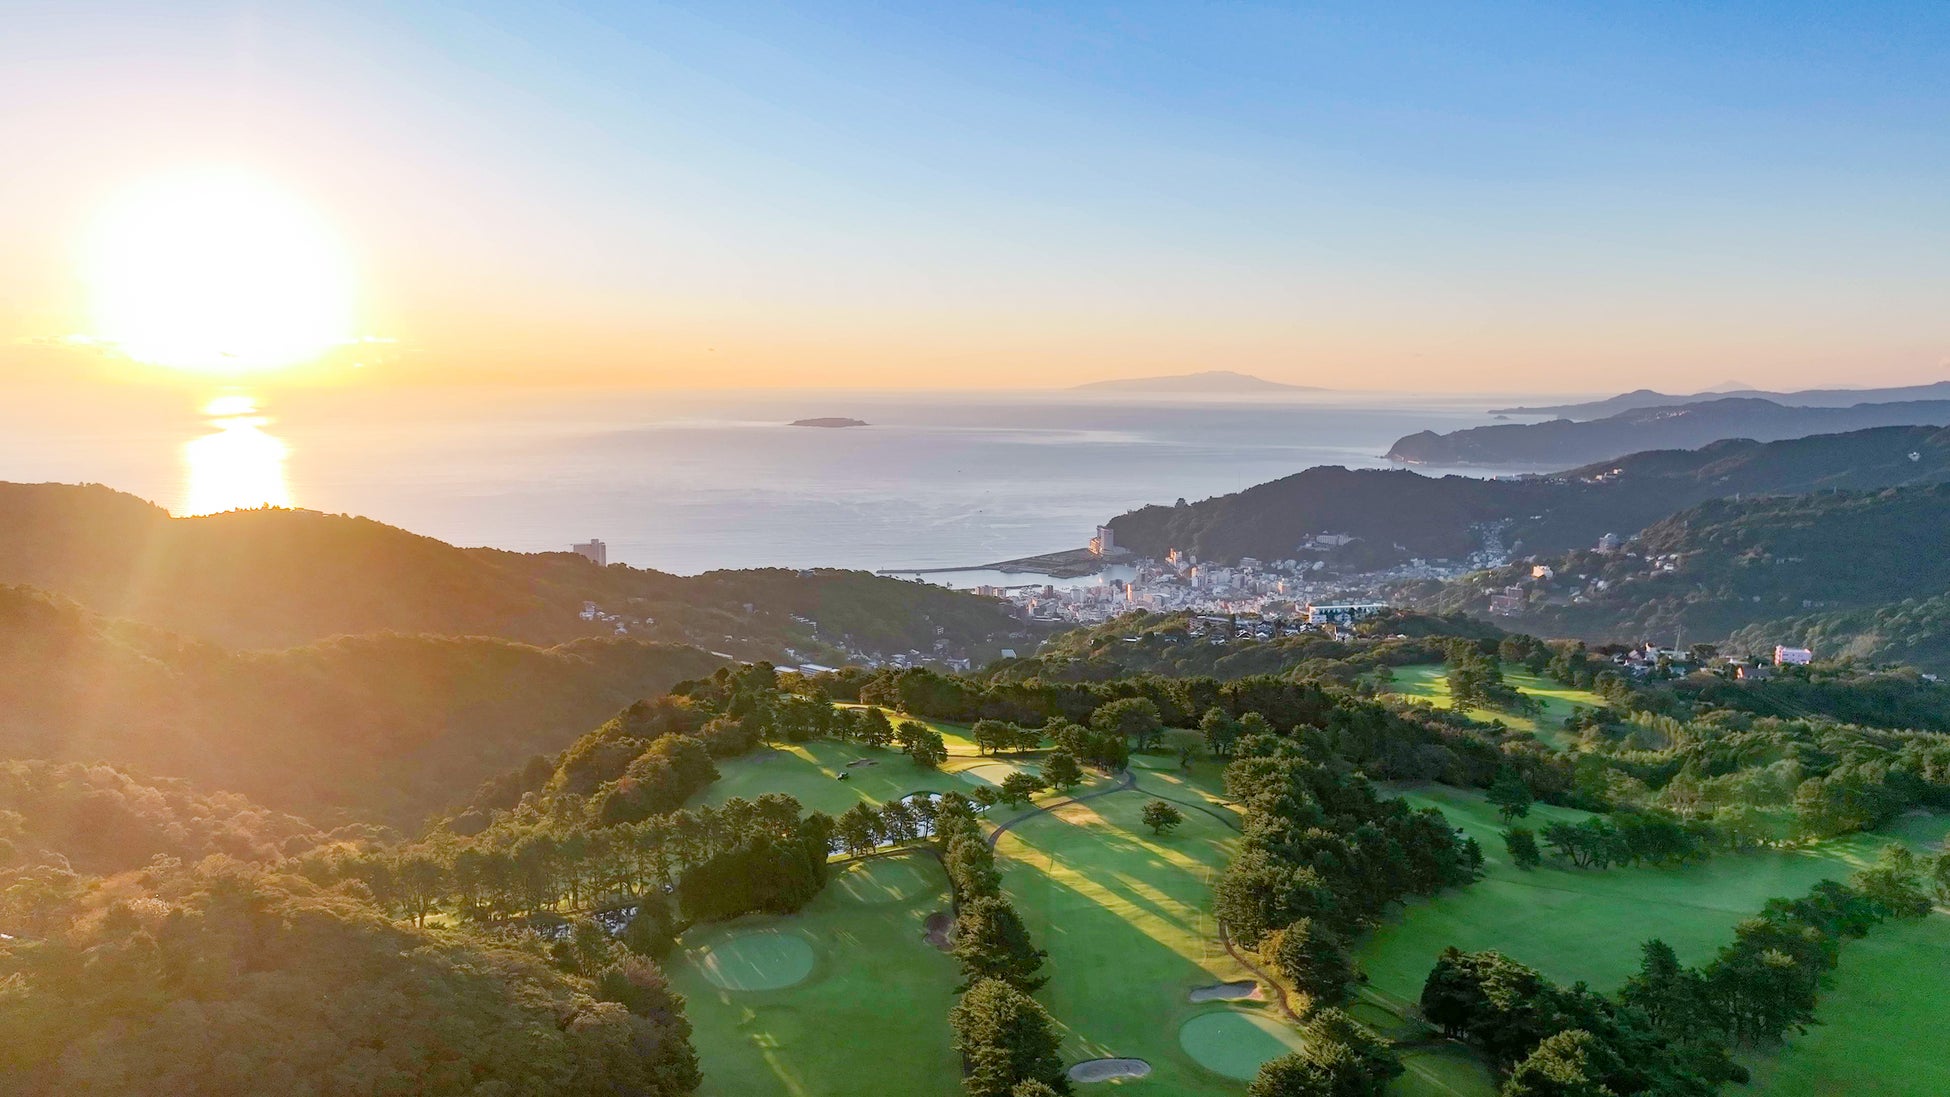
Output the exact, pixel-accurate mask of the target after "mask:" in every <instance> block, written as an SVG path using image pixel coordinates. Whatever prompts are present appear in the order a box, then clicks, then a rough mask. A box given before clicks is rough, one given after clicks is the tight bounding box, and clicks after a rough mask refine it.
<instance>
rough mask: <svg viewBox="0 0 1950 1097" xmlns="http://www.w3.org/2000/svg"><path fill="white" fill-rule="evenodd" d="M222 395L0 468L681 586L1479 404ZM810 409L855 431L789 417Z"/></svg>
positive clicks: (975, 534) (1286, 462) (900, 554)
mask: <svg viewBox="0 0 1950 1097" xmlns="http://www.w3.org/2000/svg"><path fill="white" fill-rule="evenodd" d="M221 395H225V392H224V391H220V390H218V389H215V388H213V389H211V390H210V391H209V392H206V393H201V394H186V393H181V392H175V391H168V390H155V391H148V392H142V393H136V394H133V395H131V394H128V393H118V394H115V395H113V396H109V397H104V398H100V399H97V400H96V403H95V415H94V417H93V419H92V421H91V422H90V424H89V426H88V427H87V428H85V429H77V428H76V426H75V425H74V420H73V410H74V408H75V407H76V404H75V397H74V395H73V393H72V392H71V391H57V390H48V391H44V392H26V393H20V394H19V396H20V398H19V399H16V400H13V401H10V402H9V403H8V404H7V405H6V406H5V407H4V408H0V479H8V480H17V481H38V480H58V481H67V482H77V481H86V482H99V483H104V484H107V485H109V486H111V487H115V488H118V489H121V490H124V491H128V492H131V493H133V494H136V495H140V496H142V497H144V498H147V499H150V500H152V501H154V502H157V503H159V504H161V505H163V506H165V507H167V508H169V509H170V510H171V511H172V513H177V514H183V513H189V512H193V511H195V510H198V509H212V508H213V507H216V508H221V507H228V506H233V505H239V504H253V503H256V502H262V501H264V500H263V499H261V498H254V497H253V496H254V495H263V494H264V493H265V489H264V487H263V485H265V484H266V483H270V484H273V485H276V484H277V483H278V469H277V467H276V465H277V461H278V457H279V455H280V453H282V454H283V469H282V477H283V480H282V484H281V485H280V486H281V487H282V489H283V490H284V491H286V492H287V498H288V501H289V503H290V504H291V505H294V506H300V507H306V508H310V509H315V510H322V511H327V512H332V513H339V512H344V513H350V514H357V515H363V516H366V517H370V518H375V519H378V520H380V521H383V522H388V523H391V524H394V525H399V526H402V527H405V528H407V529H410V530H412V531H414V532H416V533H423V534H427V535H429V536H433V537H437V538H440V539H441V540H443V541H449V542H452V543H455V544H459V545H470V546H471V545H491V546H495V547H499V548H507V549H516V550H521V551H540V550H561V549H565V548H567V547H568V545H569V544H570V543H571V542H574V541H581V540H585V539H587V538H590V537H597V538H601V539H602V540H604V541H605V542H607V543H608V546H609V559H610V560H611V561H612V562H622V563H629V564H634V565H638V566H642V567H653V568H659V569H662V570H666V571H673V572H679V573H685V574H691V573H696V572H700V571H706V570H711V569H715V568H748V567H767V566H785V567H849V568H865V569H882V568H948V567H965V566H972V565H977V564H981V563H986V562H990V561H996V560H1003V559H1008V558H1013V557H1018V556H1026V555H1031V554H1036V553H1044V552H1052V551H1056V550H1061V549H1070V548H1076V547H1079V546H1081V545H1082V544H1083V543H1084V542H1085V541H1087V540H1088V539H1089V537H1090V534H1091V532H1092V527H1094V526H1095V525H1096V524H1097V523H1099V522H1101V521H1103V520H1105V519H1107V518H1109V517H1111V516H1113V515H1115V514H1118V513H1121V512H1123V511H1126V510H1129V509H1132V508H1134V507H1137V506H1141V505H1144V504H1146V503H1166V504H1169V503H1171V502H1172V501H1173V500H1174V499H1176V498H1178V497H1180V496H1183V497H1185V498H1187V499H1193V500H1196V499H1199V498H1203V497H1206V496H1210V495H1215V494H1221V493H1224V492H1229V491H1236V490H1239V489H1241V488H1245V487H1248V486H1251V485H1253V484H1257V483H1261V482H1264V481H1267V480H1272V479H1276V478H1278V477H1281V476H1285V475H1289V474H1291V473H1295V472H1298V471H1300V470H1302V469H1305V468H1308V467H1310V466H1313V465H1322V464H1338V465H1347V466H1350V467H1356V466H1362V467H1380V466H1385V465H1387V462H1386V461H1384V460H1383V459H1382V458H1381V456H1380V455H1381V454H1382V453H1384V452H1386V450H1387V448H1388V446H1389V444H1390V443H1391V442H1393V441H1394V440H1395V439H1396V438H1398V437H1400V436H1401V435H1403V434H1407V433H1409V432H1411V431H1416V430H1421V429H1424V428H1432V429H1436V430H1454V429H1458V428H1461V427H1465V426H1473V425H1479V424H1481V423H1485V422H1488V421H1489V416H1488V415H1487V414H1486V413H1485V412H1484V409H1485V408H1487V407H1489V406H1492V405H1493V404H1494V403H1497V402H1498V400H1499V399H1500V398H1498V399H1492V398H1485V397H1458V396H1442V397H1426V398H1415V397H1409V398H1404V397H1401V396H1398V395H1387V396H1382V395H1375V394H1364V395H1355V394H1332V393H1320V394H1312V393H1309V394H1296V395H1281V396H1275V397H1254V398H1252V399H1251V400H1250V401H1242V400H1228V401H1205V400H1185V399H1182V398H1171V399H1166V398H1150V397H1121V398H1116V399H1111V398H1101V397H1083V396H1080V395H1077V394H1073V393H1063V392H1056V393H1050V392H1039V393H1019V394H996V393H992V392H984V393H959V392H949V393H943V392H925V393H918V392H837V393H836V392H833V391H830V390H828V391H823V392H802V393H793V392H764V393H750V392H684V393H645V392H630V393H620V392H590V391H558V390H502V391H490V392H482V391H478V390H467V391H454V390H433V389H427V390H412V391H408V392H405V393H402V392H401V390H399V389H385V390H379V389H336V390H332V389H307V390H287V391H284V392H281V393H277V394H275V395H273V396H272V397H270V398H269V399H266V400H261V401H259V403H258V411H257V413H255V414H251V415H247V416H239V415H236V414H232V415H229V416H224V417H221V418H213V417H211V416H209V415H206V414H204V413H203V411H202V409H203V408H205V407H206V406H207V405H208V404H209V402H210V401H211V400H212V399H213V398H216V397H218V396H221ZM229 395H231V396H233V397H237V396H241V395H247V394H244V393H239V392H236V391H230V392H229ZM236 403H237V401H236V400H233V401H232V404H233V406H235V404H236ZM56 411H60V412H64V413H65V414H55V412H56ZM815 416H846V417H853V418H858V419H863V420H866V421H867V422H868V423H869V424H870V425H869V426H867V427H857V428H843V429H821V428H811V427H798V428H795V427H789V426H786V425H785V424H787V423H788V422H790V421H791V420H793V419H800V418H808V417H815ZM198 439H203V440H204V441H203V442H201V443H199V445H200V448H198V446H194V445H188V444H190V443H194V442H196V441H197V440H198ZM280 443H281V444H280ZM253 466H255V467H253ZM1420 471H1424V472H1432V473H1433V472H1441V471H1447V470H1436V469H1422V470H1420ZM1469 471H1470V473H1471V474H1473V475H1482V474H1484V472H1485V470H1483V469H1473V470H1469ZM232 485H235V487H234V490H233V488H232ZM273 490H275V489H273ZM227 496H229V497H227ZM212 500H215V501H216V502H215V503H212ZM966 579H967V577H963V581H966Z"/></svg>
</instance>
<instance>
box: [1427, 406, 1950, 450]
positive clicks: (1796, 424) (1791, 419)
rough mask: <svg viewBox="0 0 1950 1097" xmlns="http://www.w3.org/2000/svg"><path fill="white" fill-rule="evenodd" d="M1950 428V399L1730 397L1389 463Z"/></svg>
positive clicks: (1448, 444)
mask: <svg viewBox="0 0 1950 1097" xmlns="http://www.w3.org/2000/svg"><path fill="white" fill-rule="evenodd" d="M1946 423H1950V400H1902V401H1896V402H1893V403H1878V404H1856V405H1854V406H1852V407H1842V408H1817V407H1786V406H1783V405H1781V404H1777V403H1775V402H1773V401H1772V400H1760V399H1755V398H1753V397H1735V396H1729V397H1723V398H1720V399H1714V400H1700V401H1696V402H1694V403H1690V404H1680V405H1677V406H1674V407H1643V408H1632V409H1630V410H1627V411H1622V412H1619V413H1618V414H1616V415H1611V416H1607V417H1606V418H1603V419H1589V420H1584V421H1582V422H1579V421H1573V420H1570V419H1552V420H1549V421H1548V422H1543V423H1497V424H1493V425H1491V426H1486V427H1470V428H1468V429H1465V430H1457V431H1451V432H1449V433H1448V434H1437V433H1435V432H1434V431H1428V430H1425V431H1420V432H1418V433H1416V434H1411V435H1408V436H1407V437H1405V438H1401V439H1399V440H1397V441H1396V442H1395V444H1394V446H1393V447H1391V448H1390V449H1389V450H1388V457H1389V459H1390V460H1394V461H1407V462H1412V463H1415V464H1426V465H1493V466H1502V467H1506V468H1507V467H1509V466H1512V465H1519V466H1521V465H1530V466H1539V467H1544V468H1551V467H1558V466H1563V465H1574V464H1584V463H1585V462H1588V461H1607V460H1611V459H1612V458H1615V457H1618V456H1620V455H1622V454H1627V453H1637V452H1640V451H1642V450H1648V449H1668V448H1685V449H1690V448H1692V447H1694V446H1703V445H1705V444H1707V443H1708V442H1711V441H1713V440H1715V439H1717V438H1757V439H1760V440H1762V441H1773V440H1776V439H1782V438H1801V437H1806V436H1808V435H1811V434H1823V433H1834V432H1837V431H1854V430H1863V429H1865V428H1868V427H1892V426H1909V425H1913V424H1930V425H1935V426H1942V425H1944V424H1946Z"/></svg>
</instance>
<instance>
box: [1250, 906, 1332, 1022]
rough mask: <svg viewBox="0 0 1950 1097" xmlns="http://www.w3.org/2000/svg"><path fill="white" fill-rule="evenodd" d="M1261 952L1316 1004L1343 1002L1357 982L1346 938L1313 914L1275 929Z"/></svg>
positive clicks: (1317, 1005)
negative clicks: (1282, 927)
mask: <svg viewBox="0 0 1950 1097" xmlns="http://www.w3.org/2000/svg"><path fill="white" fill-rule="evenodd" d="M1261 953H1262V954H1263V955H1265V956H1266V958H1267V959H1269V960H1271V961H1272V962H1273V966H1274V967H1276V968H1278V969H1279V971H1280V974H1281V975H1284V976H1286V977H1287V980H1288V981H1289V982H1291V983H1292V984H1293V985H1294V988H1295V989H1297V990H1299V991H1300V992H1301V993H1303V994H1305V995H1306V996H1307V997H1308V998H1310V999H1312V1000H1313V1003H1314V1006H1315V1008H1319V1007H1321V1006H1331V1005H1335V1004H1337V1003H1339V1002H1341V1001H1342V1000H1343V999H1345V998H1346V997H1347V988H1348V986H1349V985H1350V984H1351V983H1353V982H1354V959H1353V957H1351V956H1349V955H1348V951H1347V944H1346V942H1344V941H1342V940H1341V938H1340V935H1339V934H1337V933H1335V932H1334V931H1333V930H1331V929H1328V928H1327V927H1326V926H1325V925H1323V924H1321V923H1320V922H1318V921H1316V920H1315V919H1312V918H1302V919H1300V920H1299V921H1297V922H1294V923H1293V924H1292V925H1290V926H1287V927H1286V928H1285V929H1281V930H1277V931H1275V932H1274V933H1273V935H1272V936H1271V937H1268V938H1267V941H1266V943H1265V944H1264V945H1263V946H1262V948H1261Z"/></svg>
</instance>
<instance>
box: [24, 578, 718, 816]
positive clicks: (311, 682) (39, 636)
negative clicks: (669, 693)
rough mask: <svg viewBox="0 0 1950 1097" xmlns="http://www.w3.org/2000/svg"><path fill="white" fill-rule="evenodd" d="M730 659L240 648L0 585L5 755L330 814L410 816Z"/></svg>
mask: <svg viewBox="0 0 1950 1097" xmlns="http://www.w3.org/2000/svg"><path fill="white" fill-rule="evenodd" d="M722 662H723V660H721V659H719V658H717V657H715V656H712V655H709V654H708V653H705V652H703V651H699V650H698V649H696V648H690V647H680V646H674V645H667V644H653V643H645V642H642V641H637V640H629V639H616V638H613V639H584V640H578V641H574V642H572V643H568V644H563V645H559V646H556V647H552V648H541V647H534V646H531V645H527V644H519V643H515V642H514V641H510V640H499V639H493V638H482V637H471V638H469V637H431V636H400V635H391V634H382V635H375V636H362V637H340V638H337V639H333V640H328V641H324V642H321V643H317V644H312V645H307V646H304V647H298V648H292V649H289V650H284V651H262V652H237V651H231V650H228V649H225V648H222V647H219V646H217V645H215V644H211V643H207V642H202V641H195V640H189V639H185V638H184V637H181V636H178V635H175V634H173V633H168V632H164V631H162V630H160V629H155V628H151V627H148V626H144V625H136V624H131V623H129V622H126V621H116V620H111V619H108V618H105V617H102V616H100V615H97V614H94V613H90V612H88V611H87V610H85V609H83V608H81V607H80V606H77V605H75V604H74V603H72V602H69V601H67V600H65V599H61V598H57V597H54V596H51V595H47V594H43V593H41V592H38V591H33V590H29V589H26V588H22V587H0V756H5V757H13V758H48V759H54V760H69V761H85V762H95V761H108V762H112V763H115V764H122V765H132V766H136V767H139V768H141V769H143V770H145V771H147V772H150V773H154V774H158V775H162V776H168V777H182V778H188V779H191V780H193V781H195V782H196V783H197V784H198V785H199V786H200V787H202V788H204V789H226V790H231V791H235V792H241V793H244V794H246V795H249V796H251V797H252V798H253V799H255V800H257V801H259V802H261V803H264V804H266V805H269V806H273V807H277V808H281V809H284V810H288V811H293V812H297V813H300V814H304V815H307V816H309V817H312V818H314V819H317V820H321V821H326V820H331V819H333V818H336V817H339V816H345V817H348V818H365V819H383V820H391V821H395V822H404V823H413V822H417V820H418V819H419V818H420V816H421V815H422V814H423V813H425V812H427V811H430V810H434V809H437V808H440V807H443V806H445V805H446V804H447V803H449V802H451V801H452V800H455V799H460V798H463V797H464V796H465V795H466V793H467V792H468V791H469V790H471V789H472V788H473V787H474V786H475V785H476V784H478V783H479V782H480V781H481V780H482V779H483V778H485V777H487V776H489V775H490V774H493V773H496V772H499V771H500V770H502V769H504V768H506V767H507V765H508V764H509V763H510V760H512V759H519V758H524V757H527V756H529V755H531V754H535V753H545V752H550V751H555V750H559V749H561V748H562V747H563V746H566V745H567V744H568V743H569V742H570V741H571V740H573V739H574V738H575V737H576V736H577V735H578V734H580V733H582V732H583V731H585V730H587V729H588V728H589V727H590V726H591V725H593V724H595V723H597V722H599V721H601V720H602V718H603V717H604V716H605V715H607V714H609V713H611V712H614V711H616V710H617V709H618V708H621V707H622V706H624V705H627V704H629V703H630V702H632V701H635V700H638V699H640V698H643V697H648V696H655V695H656V694H659V693H661V692H663V691H664V690H665V689H667V688H669V686H670V685H672V684H673V683H675V682H677V681H679V680H681V679H684V678H690V677H695V676H696V675H699V674H702V673H705V672H707V671H709V670H710V669H711V668H713V667H715V666H718V665H721V664H722Z"/></svg>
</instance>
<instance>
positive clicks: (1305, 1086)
mask: <svg viewBox="0 0 1950 1097" xmlns="http://www.w3.org/2000/svg"><path fill="white" fill-rule="evenodd" d="M1246 1097H1339V1094H1338V1091H1336V1090H1335V1088H1334V1083H1333V1080H1332V1079H1331V1078H1328V1077H1327V1075H1326V1072H1324V1071H1322V1070H1321V1069H1320V1068H1319V1067H1317V1066H1315V1065H1314V1063H1313V1060H1311V1059H1309V1058H1307V1056H1306V1055H1304V1054H1302V1053H1301V1052H1297V1051H1296V1052H1292V1053H1290V1054H1286V1055H1282V1056H1279V1057H1278V1058H1275V1059H1268V1060H1267V1061H1266V1062H1264V1063H1261V1064H1260V1067H1259V1073H1258V1074H1257V1075H1255V1076H1254V1078H1253V1083H1252V1085H1249V1086H1247V1087H1246Z"/></svg>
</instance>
